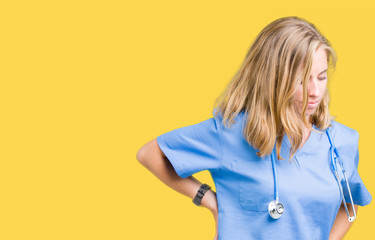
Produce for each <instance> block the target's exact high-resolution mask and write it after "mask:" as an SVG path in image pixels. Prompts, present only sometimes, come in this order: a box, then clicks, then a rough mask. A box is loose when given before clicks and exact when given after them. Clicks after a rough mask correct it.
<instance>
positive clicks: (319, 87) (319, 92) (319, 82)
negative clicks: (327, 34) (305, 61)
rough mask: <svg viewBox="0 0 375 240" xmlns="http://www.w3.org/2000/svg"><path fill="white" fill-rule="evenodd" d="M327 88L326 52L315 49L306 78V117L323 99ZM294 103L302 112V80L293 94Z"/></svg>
mask: <svg viewBox="0 0 375 240" xmlns="http://www.w3.org/2000/svg"><path fill="white" fill-rule="evenodd" d="M326 88H327V54H326V52H325V50H324V49H322V48H319V49H317V50H316V52H315V55H314V58H313V62H312V67H311V75H310V78H309V80H308V86H307V97H308V105H307V109H306V117H308V116H310V115H312V114H313V113H314V112H315V110H316V108H317V107H318V106H319V104H320V102H321V100H322V99H323V96H324V93H325V91H326ZM294 103H295V104H296V107H297V110H298V111H299V113H301V112H302V106H303V86H302V81H301V84H300V85H299V86H298V88H297V91H296V93H295V96H294Z"/></svg>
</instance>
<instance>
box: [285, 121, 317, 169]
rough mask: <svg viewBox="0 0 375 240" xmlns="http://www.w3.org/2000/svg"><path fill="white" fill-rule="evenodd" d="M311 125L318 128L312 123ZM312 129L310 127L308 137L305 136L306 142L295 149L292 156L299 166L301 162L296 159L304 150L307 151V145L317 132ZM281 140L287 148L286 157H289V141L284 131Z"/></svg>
mask: <svg viewBox="0 0 375 240" xmlns="http://www.w3.org/2000/svg"><path fill="white" fill-rule="evenodd" d="M312 127H313V129H315V130H318V129H317V128H316V126H315V125H314V124H313V126H312ZM313 129H311V131H310V134H309V137H308V138H307V140H306V142H305V143H304V144H303V146H302V147H301V148H300V149H297V151H296V153H295V154H294V156H293V158H294V159H295V160H296V162H297V164H298V165H299V166H301V163H300V161H299V160H298V159H299V158H300V155H301V154H303V153H304V152H308V151H307V150H308V149H309V146H310V145H311V144H312V142H313V138H314V137H315V134H317V132H315V131H314V130H313ZM282 142H283V143H284V144H285V145H286V146H287V149H286V150H287V153H288V154H287V155H288V159H289V154H290V149H291V143H290V141H289V138H288V135H287V134H286V133H285V134H284V137H283V141H282Z"/></svg>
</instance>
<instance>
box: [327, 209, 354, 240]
mask: <svg viewBox="0 0 375 240" xmlns="http://www.w3.org/2000/svg"><path fill="white" fill-rule="evenodd" d="M347 207H348V210H349V213H350V216H353V210H352V207H351V204H347ZM354 208H355V211H356V213H358V206H357V205H354ZM352 224H353V223H351V222H349V221H348V215H347V214H346V211H345V207H344V205H343V204H341V206H340V208H339V211H338V212H337V215H336V219H335V222H334V223H333V226H332V229H331V233H330V235H329V240H341V239H343V238H344V236H345V234H346V233H347V232H348V230H349V228H350V227H351V225H352Z"/></svg>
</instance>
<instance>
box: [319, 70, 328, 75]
mask: <svg viewBox="0 0 375 240" xmlns="http://www.w3.org/2000/svg"><path fill="white" fill-rule="evenodd" d="M327 70H328V68H327V69H326V70H324V71H323V72H321V73H319V74H318V75H320V74H322V73H324V72H326V71H327Z"/></svg>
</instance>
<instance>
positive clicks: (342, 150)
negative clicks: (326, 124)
mask: <svg viewBox="0 0 375 240" xmlns="http://www.w3.org/2000/svg"><path fill="white" fill-rule="evenodd" d="M329 129H330V132H331V135H332V138H333V143H334V145H335V146H336V148H337V151H338V152H339V154H340V158H341V160H342V161H343V162H344V164H345V165H346V166H347V167H348V169H354V168H355V167H356V166H358V158H357V154H358V140H359V134H358V132H357V131H356V130H354V129H353V128H350V127H348V126H345V125H344V124H342V123H339V122H336V121H331V127H330V128H329Z"/></svg>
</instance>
